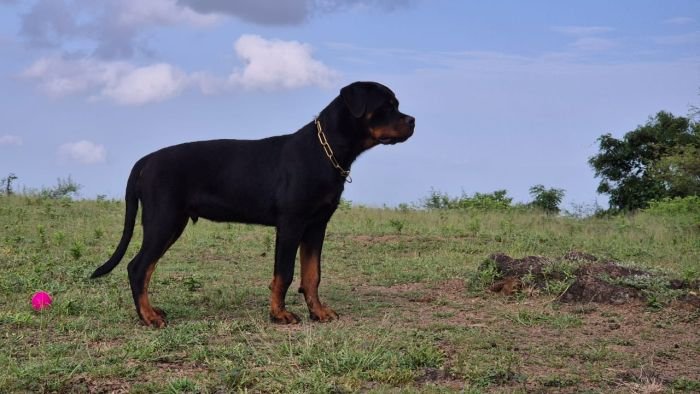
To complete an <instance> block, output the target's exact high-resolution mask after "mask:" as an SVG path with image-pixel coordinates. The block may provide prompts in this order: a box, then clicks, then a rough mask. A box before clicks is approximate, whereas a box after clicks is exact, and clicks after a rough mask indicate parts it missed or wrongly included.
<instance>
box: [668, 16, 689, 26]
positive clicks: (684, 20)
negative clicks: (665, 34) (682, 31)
mask: <svg viewBox="0 0 700 394" xmlns="http://www.w3.org/2000/svg"><path fill="white" fill-rule="evenodd" d="M664 23H666V24H669V25H689V24H691V23H695V18H691V17H689V16H678V17H675V18H669V19H666V20H664Z"/></svg>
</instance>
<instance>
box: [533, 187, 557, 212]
mask: <svg viewBox="0 0 700 394" xmlns="http://www.w3.org/2000/svg"><path fill="white" fill-rule="evenodd" d="M530 195H531V196H532V198H533V199H534V200H533V201H532V202H531V203H530V205H532V206H533V207H536V208H539V209H541V210H543V211H545V212H546V213H549V214H555V213H559V204H561V200H562V199H563V198H564V189H555V188H550V189H545V187H544V185H535V186H533V187H531V188H530Z"/></svg>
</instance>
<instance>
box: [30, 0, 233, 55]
mask: <svg viewBox="0 0 700 394" xmlns="http://www.w3.org/2000/svg"><path fill="white" fill-rule="evenodd" d="M220 19H221V18H220V17H219V16H218V15H212V14H208V15H205V14H200V13H197V12H195V11H193V10H192V9H190V8H187V7H183V6H181V5H178V4H177V2H176V0H147V1H140V0H102V1H99V2H95V1H92V0H73V1H67V0H39V1H37V2H36V3H35V4H34V6H33V7H32V8H31V9H30V10H29V11H28V12H27V13H26V14H24V15H23V16H22V25H21V28H20V33H21V34H22V36H24V37H25V39H26V41H27V43H28V44H29V45H30V46H33V47H42V48H46V47H50V48H64V46H66V45H68V44H70V43H79V44H80V45H81V46H82V47H84V48H83V49H84V50H88V51H91V52H92V54H93V55H95V56H99V57H102V58H107V59H113V58H128V57H131V56H133V55H135V54H136V53H137V52H138V51H143V52H147V51H148V49H147V46H146V45H145V43H144V41H143V39H142V35H143V33H144V32H145V31H147V30H148V29H151V28H154V27H162V26H172V25H187V26H194V27H203V26H211V25H213V24H215V23H217V22H218V21H219V20H220Z"/></svg>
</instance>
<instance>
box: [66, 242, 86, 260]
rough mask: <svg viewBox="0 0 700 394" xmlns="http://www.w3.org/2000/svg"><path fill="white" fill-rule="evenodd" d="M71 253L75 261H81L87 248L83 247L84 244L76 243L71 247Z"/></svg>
mask: <svg viewBox="0 0 700 394" xmlns="http://www.w3.org/2000/svg"><path fill="white" fill-rule="evenodd" d="M69 251H70V254H71V256H73V260H80V258H81V257H82V256H83V254H84V253H85V246H83V244H82V243H80V242H77V241H76V242H74V243H73V245H71V247H70V249H69Z"/></svg>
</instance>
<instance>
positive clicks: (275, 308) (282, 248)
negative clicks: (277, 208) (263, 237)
mask: <svg viewBox="0 0 700 394" xmlns="http://www.w3.org/2000/svg"><path fill="white" fill-rule="evenodd" d="M301 232H302V229H300V228H297V226H295V225H293V224H290V223H289V222H286V223H283V224H279V225H277V236H276V240H275V271H274V275H273V278H272V283H271V284H270V290H271V291H272V293H271V294H270V320H271V321H272V322H273V323H279V324H296V323H299V321H301V319H299V316H297V315H295V314H294V313H292V312H289V311H288V310H287V309H286V308H285V302H284V299H285V297H286V295H287V289H289V285H290V284H291V283H292V280H293V279H294V261H295V260H296V254H297V249H298V248H299V241H300V240H301Z"/></svg>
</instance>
